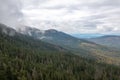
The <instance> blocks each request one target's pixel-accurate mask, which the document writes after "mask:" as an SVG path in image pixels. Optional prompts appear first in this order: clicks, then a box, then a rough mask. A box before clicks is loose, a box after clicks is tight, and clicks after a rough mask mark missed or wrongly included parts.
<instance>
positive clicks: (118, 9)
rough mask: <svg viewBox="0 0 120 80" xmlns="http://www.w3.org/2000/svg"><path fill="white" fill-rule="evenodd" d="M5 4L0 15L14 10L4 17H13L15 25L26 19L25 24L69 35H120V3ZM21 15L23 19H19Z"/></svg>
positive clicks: (50, 0)
mask: <svg viewBox="0 0 120 80" xmlns="http://www.w3.org/2000/svg"><path fill="white" fill-rule="evenodd" d="M5 1H6V2H4V1H3V2H4V5H8V6H7V9H4V8H3V5H2V3H3V2H2V1H1V7H2V8H0V12H1V13H2V12H3V13H5V12H7V11H8V10H9V9H11V10H10V14H6V15H7V17H4V16H6V15H4V14H1V15H2V16H3V17H2V16H1V18H4V21H5V20H6V21H7V19H8V18H12V17H13V18H12V19H14V18H15V19H14V20H15V22H16V21H18V22H20V21H21V20H22V21H23V22H24V23H23V24H24V25H29V26H34V27H37V28H39V29H50V28H54V29H57V30H61V31H64V32H67V33H120V24H119V23H120V15H119V14H120V0H12V1H11V2H10V1H9V0H5ZM9 3H10V4H9ZM13 5H14V7H13ZM14 8H16V9H14ZM1 9H3V10H4V11H3V10H1ZM15 12H17V13H15ZM12 13H14V14H15V15H13V14H12ZM20 14H22V16H18V15H20ZM8 15H10V16H8ZM11 15H12V16H11ZM16 15H17V16H16ZM14 16H16V17H14ZM16 18H17V20H16ZM14 20H13V21H14ZM1 21H2V20H1ZM11 21H12V20H11ZM7 22H9V21H7ZM11 23H12V22H11ZM12 24H13V23H12Z"/></svg>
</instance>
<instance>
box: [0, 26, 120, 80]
mask: <svg viewBox="0 0 120 80" xmlns="http://www.w3.org/2000/svg"><path fill="white" fill-rule="evenodd" d="M23 30H24V31H23ZM63 40H64V41H63ZM74 43H75V44H74ZM117 52H118V51H116V50H114V49H111V48H108V47H105V46H102V45H98V44H96V43H93V42H90V41H87V40H83V39H78V38H74V37H72V36H70V35H68V34H66V33H63V32H60V31H57V30H53V29H50V30H45V31H41V30H39V29H36V28H31V27H24V28H22V30H14V29H12V28H10V27H7V26H6V25H4V24H0V80H110V79H112V80H119V79H120V77H119V75H120V74H119V73H120V68H119V52H118V53H117ZM88 55H89V56H88ZM83 56H84V57H83ZM110 64H111V65H110ZM115 64H117V65H118V66H116V65H115Z"/></svg>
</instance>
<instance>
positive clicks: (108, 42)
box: [88, 35, 120, 49]
mask: <svg viewBox="0 0 120 80" xmlns="http://www.w3.org/2000/svg"><path fill="white" fill-rule="evenodd" d="M88 41H92V42H95V43H97V44H101V45H104V46H108V47H113V48H118V49H120V36H118V35H106V36H102V37H97V38H91V39H88Z"/></svg>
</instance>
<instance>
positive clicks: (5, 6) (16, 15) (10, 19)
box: [0, 0, 23, 27]
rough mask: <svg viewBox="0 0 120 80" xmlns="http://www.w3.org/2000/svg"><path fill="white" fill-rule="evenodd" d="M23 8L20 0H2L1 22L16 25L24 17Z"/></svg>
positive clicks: (0, 9) (0, 4) (0, 2)
mask: <svg viewBox="0 0 120 80" xmlns="http://www.w3.org/2000/svg"><path fill="white" fill-rule="evenodd" d="M21 8H22V7H21V3H20V1H19V0H0V22H1V23H4V24H6V25H8V26H14V27H15V26H16V25H17V24H18V23H20V22H21V20H22V18H23V14H22V13H21V12H20V10H21Z"/></svg>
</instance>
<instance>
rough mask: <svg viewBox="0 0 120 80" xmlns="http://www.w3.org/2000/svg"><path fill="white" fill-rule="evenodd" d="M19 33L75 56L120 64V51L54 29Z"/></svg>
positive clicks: (29, 28)
mask: <svg viewBox="0 0 120 80" xmlns="http://www.w3.org/2000/svg"><path fill="white" fill-rule="evenodd" d="M19 32H20V33H22V34H25V35H28V36H31V37H33V38H36V39H39V40H42V41H44V42H48V43H50V44H54V45H58V46H61V47H63V48H65V49H67V50H69V51H71V52H73V53H74V54H77V55H80V56H83V57H86V58H90V59H95V60H98V61H100V62H107V63H110V64H120V51H118V50H115V49H112V48H108V47H105V46H102V45H98V44H96V43H94V42H90V41H87V40H84V39H78V38H75V37H73V36H70V35H69V34H66V33H63V32H61V31H57V30H54V29H50V30H45V31H41V30H39V29H36V28H31V27H25V29H24V30H20V31H19Z"/></svg>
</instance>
